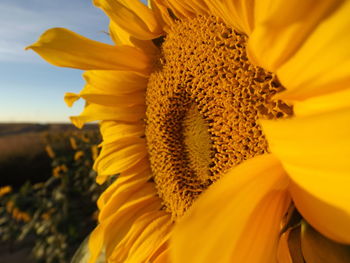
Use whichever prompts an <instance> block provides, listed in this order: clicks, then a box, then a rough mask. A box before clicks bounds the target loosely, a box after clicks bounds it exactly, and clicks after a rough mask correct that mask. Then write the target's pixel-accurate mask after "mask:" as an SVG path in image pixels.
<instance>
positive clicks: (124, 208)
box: [89, 183, 161, 263]
mask: <svg viewBox="0 0 350 263" xmlns="http://www.w3.org/2000/svg"><path fill="white" fill-rule="evenodd" d="M155 193H156V192H155V189H154V186H153V184H151V183H149V184H145V187H143V188H141V189H140V190H139V191H136V192H134V193H133V194H132V195H131V196H129V197H128V201H127V202H125V203H124V204H122V205H121V206H120V207H116V208H115V210H114V211H115V212H114V214H113V215H111V216H109V217H108V218H100V224H99V225H98V226H97V228H96V229H95V230H94V231H93V232H92V234H91V236H90V240H89V248H90V252H91V258H90V261H89V262H90V263H93V262H94V261H95V260H96V258H97V257H98V256H99V254H100V252H101V250H102V249H103V248H105V250H106V256H107V258H108V257H109V256H110V255H111V253H112V252H113V250H114V248H115V247H116V246H117V245H118V243H119V242H120V241H121V240H122V239H123V238H124V237H125V235H126V234H127V233H128V231H129V229H130V228H131V227H132V225H133V224H134V222H135V220H137V219H138V218H139V217H141V216H142V215H144V214H146V213H149V212H152V211H157V210H159V209H160V207H161V203H160V200H159V198H158V197H157V196H156V194H155Z"/></svg>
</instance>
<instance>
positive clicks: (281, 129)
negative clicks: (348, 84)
mask: <svg viewBox="0 0 350 263" xmlns="http://www.w3.org/2000/svg"><path fill="white" fill-rule="evenodd" d="M346 93H348V98H350V97H349V94H350V92H349V91H347V92H342V94H343V95H345V94H346ZM337 98H340V96H339V94H336V95H334V94H333V95H332V96H322V97H318V98H313V99H309V100H305V101H303V102H298V103H295V117H293V118H291V119H287V120H280V121H261V123H262V126H263V130H264V134H265V135H266V137H267V140H268V142H269V146H270V150H271V152H272V153H273V154H274V155H276V156H277V157H278V158H279V159H280V161H281V162H282V163H283V166H284V167H285V169H286V171H287V172H288V174H289V176H290V177H291V178H292V180H293V181H294V183H293V184H292V187H291V191H292V197H293V200H294V201H295V204H296V207H297V208H298V210H299V211H300V213H301V214H302V215H303V217H304V218H306V220H307V221H308V222H309V223H310V224H311V225H312V226H313V227H315V228H316V229H317V230H318V231H319V232H321V233H322V234H324V235H325V236H327V237H329V238H331V239H334V240H337V241H339V242H345V243H350V192H349V188H350V177H349V174H350V162H349V157H350V136H349V134H350V125H349V123H350V103H349V101H350V100H349V99H348V101H346V99H345V98H344V99H340V100H339V101H338V100H337ZM315 101H317V102H318V103H320V104H319V105H322V106H321V107H320V106H318V105H316V106H314V105H313V104H314V103H315ZM338 102H339V104H338Z"/></svg>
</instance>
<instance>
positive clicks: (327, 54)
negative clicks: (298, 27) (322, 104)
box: [277, 1, 350, 100]
mask: <svg viewBox="0 0 350 263" xmlns="http://www.w3.org/2000/svg"><path fill="white" fill-rule="evenodd" d="M323 2H324V3H328V2H330V1H323ZM323 2H322V3H323ZM314 6H315V5H314ZM317 6H318V5H317ZM349 13H350V2H349V1H344V2H343V3H342V5H341V6H340V7H339V8H338V9H337V10H336V11H334V12H333V13H332V14H331V15H330V16H329V17H327V18H325V19H324V20H323V21H322V24H320V25H319V26H318V27H317V28H316V29H315V30H314V31H313V32H312V34H310V35H309V36H308V38H307V40H306V41H305V43H304V45H303V46H302V47H301V48H300V49H299V51H298V52H297V53H296V54H295V55H294V56H293V57H292V58H291V59H290V60H289V61H288V62H287V63H286V64H285V65H283V67H281V68H280V69H279V70H278V71H277V74H278V77H279V79H280V81H281V82H282V83H283V85H285V87H287V91H286V92H285V93H284V94H281V95H282V96H283V98H286V99H289V100H291V99H293V100H303V99H306V98H309V97H312V96H318V95H322V94H326V93H331V92H334V91H339V90H341V89H347V88H349V84H350V49H349V43H350V34H349V33H348V31H349V28H350V17H349ZM293 41H294V40H293Z"/></svg>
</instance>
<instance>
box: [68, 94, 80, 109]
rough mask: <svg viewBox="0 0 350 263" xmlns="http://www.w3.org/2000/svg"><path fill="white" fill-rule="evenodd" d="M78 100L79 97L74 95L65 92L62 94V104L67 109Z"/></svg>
mask: <svg viewBox="0 0 350 263" xmlns="http://www.w3.org/2000/svg"><path fill="white" fill-rule="evenodd" d="M79 99H80V96H79V95H78V94H76V93H72V92H66V94H64V102H65V103H66V104H67V105H68V107H72V106H73V104H74V102H76V101H77V100H79Z"/></svg>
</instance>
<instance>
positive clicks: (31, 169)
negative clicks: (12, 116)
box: [0, 123, 98, 186]
mask: <svg viewBox="0 0 350 263" xmlns="http://www.w3.org/2000/svg"><path fill="white" fill-rule="evenodd" d="M97 129H98V125H96V124H90V125H86V126H85V127H84V129H82V131H86V130H97ZM67 131H79V129H77V128H76V127H75V126H73V125H72V124H31V123H28V124H27V123H0V178H1V180H0V186H1V185H7V184H10V185H13V186H19V185H21V184H22V183H24V182H25V181H26V180H29V181H31V182H39V181H42V180H44V179H46V178H47V177H48V176H50V174H51V161H50V159H49V157H48V156H47V153H46V151H45V146H46V145H45V141H44V137H45V135H46V134H52V133H54V134H60V133H64V132H67Z"/></svg>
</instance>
